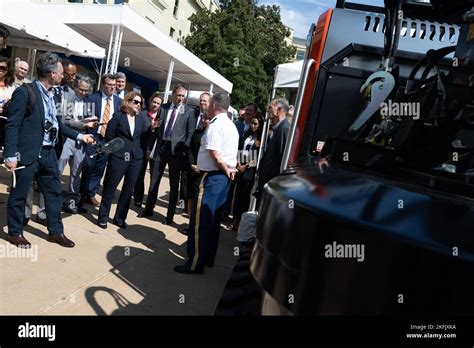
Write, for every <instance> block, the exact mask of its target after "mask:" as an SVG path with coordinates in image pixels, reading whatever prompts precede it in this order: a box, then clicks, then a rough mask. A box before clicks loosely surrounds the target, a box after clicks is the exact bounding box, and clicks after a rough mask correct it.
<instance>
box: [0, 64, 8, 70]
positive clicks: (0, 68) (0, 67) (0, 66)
mask: <svg viewBox="0 0 474 348" xmlns="http://www.w3.org/2000/svg"><path fill="white" fill-rule="evenodd" d="M0 70H3V71H7V70H8V68H7V67H6V66H4V65H0Z"/></svg>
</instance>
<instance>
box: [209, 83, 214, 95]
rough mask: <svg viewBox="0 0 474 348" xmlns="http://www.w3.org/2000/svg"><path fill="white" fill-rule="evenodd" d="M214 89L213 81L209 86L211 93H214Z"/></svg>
mask: <svg viewBox="0 0 474 348" xmlns="http://www.w3.org/2000/svg"><path fill="white" fill-rule="evenodd" d="M213 89H214V84H213V83H212V82H211V85H210V86H209V94H211V95H212V90H213Z"/></svg>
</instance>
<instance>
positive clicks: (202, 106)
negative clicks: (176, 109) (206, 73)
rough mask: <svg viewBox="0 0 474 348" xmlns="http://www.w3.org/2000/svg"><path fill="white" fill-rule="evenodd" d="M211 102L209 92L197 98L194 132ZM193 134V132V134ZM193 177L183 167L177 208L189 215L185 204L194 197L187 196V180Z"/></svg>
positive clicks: (189, 212) (189, 170)
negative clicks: (197, 105)
mask: <svg viewBox="0 0 474 348" xmlns="http://www.w3.org/2000/svg"><path fill="white" fill-rule="evenodd" d="M210 101H211V94H210V93H209V92H204V93H202V94H201V95H200V96H199V108H198V109H196V110H195V111H194V119H195V124H196V127H194V128H195V130H196V129H197V128H198V127H199V124H200V123H201V119H202V117H203V115H204V114H206V115H207V110H208V109H209V103H210ZM193 133H194V132H193ZM192 176H193V173H192V172H191V167H190V166H187V165H186V166H184V167H183V169H182V171H181V189H180V202H179V204H178V206H180V205H182V207H183V211H187V213H188V214H189V215H190V214H191V211H190V210H189V209H188V208H187V207H186V205H187V202H188V201H189V200H192V199H193V198H194V197H190V196H189V194H188V180H189V178H191V177H192Z"/></svg>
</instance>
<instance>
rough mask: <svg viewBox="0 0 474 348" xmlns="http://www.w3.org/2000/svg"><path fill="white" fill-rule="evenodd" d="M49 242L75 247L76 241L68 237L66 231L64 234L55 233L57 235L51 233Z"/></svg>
mask: <svg viewBox="0 0 474 348" xmlns="http://www.w3.org/2000/svg"><path fill="white" fill-rule="evenodd" d="M48 242H51V243H58V244H59V245H60V246H62V247H65V248H73V247H74V245H76V244H74V242H73V241H72V240H70V239H68V238H67V237H66V236H65V235H64V233H63V234H58V235H55V236H51V235H49V236H48Z"/></svg>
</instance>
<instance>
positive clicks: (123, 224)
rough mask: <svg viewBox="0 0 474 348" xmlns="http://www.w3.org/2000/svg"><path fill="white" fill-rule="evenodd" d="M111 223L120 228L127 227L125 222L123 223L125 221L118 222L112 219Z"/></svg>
mask: <svg viewBox="0 0 474 348" xmlns="http://www.w3.org/2000/svg"><path fill="white" fill-rule="evenodd" d="M112 223H113V224H114V225H115V226H118V227H120V228H127V224H126V223H125V221H122V222H118V221H117V220H113V221H112Z"/></svg>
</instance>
